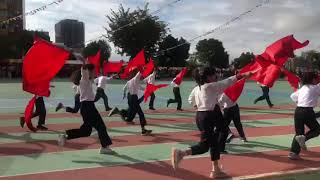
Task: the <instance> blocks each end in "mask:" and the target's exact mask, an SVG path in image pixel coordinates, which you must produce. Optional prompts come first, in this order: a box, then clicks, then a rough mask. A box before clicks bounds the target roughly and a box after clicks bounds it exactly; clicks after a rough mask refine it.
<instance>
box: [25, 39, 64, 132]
mask: <svg viewBox="0 0 320 180" xmlns="http://www.w3.org/2000/svg"><path fill="white" fill-rule="evenodd" d="M69 55H70V53H69V52H68V51H66V50H64V49H63V48H60V47H57V46H55V45H53V44H51V43H49V42H47V41H45V40H42V39H40V38H35V41H34V44H33V46H32V47H31V48H30V50H29V51H28V53H27V54H26V56H25V58H24V59H23V68H22V74H23V90H24V91H26V92H29V93H31V94H35V95H38V96H46V97H48V96H50V90H49V86H50V81H51V80H52V79H53V78H54V77H55V75H56V74H57V73H58V72H59V71H60V69H61V68H62V67H63V65H64V64H65V62H66V60H67V59H68V57H69ZM34 101H35V100H33V99H31V100H30V102H29V104H28V106H27V107H26V109H25V112H28V113H26V114H25V122H26V124H27V127H28V128H29V129H30V130H32V131H34V130H35V128H33V126H32V123H31V116H30V115H29V114H30V113H29V112H30V109H31V112H32V110H33V106H34V104H35V102H34ZM31 106H32V108H31Z"/></svg>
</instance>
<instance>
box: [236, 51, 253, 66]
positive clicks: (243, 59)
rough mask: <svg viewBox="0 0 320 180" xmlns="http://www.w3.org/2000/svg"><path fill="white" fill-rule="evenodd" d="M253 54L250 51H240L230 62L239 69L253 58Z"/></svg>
mask: <svg viewBox="0 0 320 180" xmlns="http://www.w3.org/2000/svg"><path fill="white" fill-rule="evenodd" d="M254 58H255V56H254V54H253V53H252V52H246V53H241V55H240V56H239V57H238V58H235V59H234V60H233V62H232V63H231V64H232V65H233V66H234V67H235V68H236V69H241V68H243V67H244V66H246V65H247V64H249V63H250V62H252V61H253V60H254Z"/></svg>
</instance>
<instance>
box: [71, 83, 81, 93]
mask: <svg viewBox="0 0 320 180" xmlns="http://www.w3.org/2000/svg"><path fill="white" fill-rule="evenodd" d="M72 89H73V91H74V94H80V88H79V86H77V85H73V86H72Z"/></svg>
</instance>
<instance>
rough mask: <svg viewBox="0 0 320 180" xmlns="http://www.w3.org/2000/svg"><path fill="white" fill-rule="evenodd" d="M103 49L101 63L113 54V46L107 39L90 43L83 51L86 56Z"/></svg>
mask: <svg viewBox="0 0 320 180" xmlns="http://www.w3.org/2000/svg"><path fill="white" fill-rule="evenodd" d="M99 50H100V51H101V57H100V65H101V67H102V65H103V61H108V60H109V58H110V56H111V47H110V45H109V44H108V42H107V41H106V40H103V39H100V40H98V41H93V42H91V43H89V44H88V45H87V46H86V47H85V48H84V49H83V51H82V54H83V56H84V57H89V56H94V55H96V54H97V52H98V51H99Z"/></svg>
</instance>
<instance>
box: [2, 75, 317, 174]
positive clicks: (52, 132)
mask: <svg viewBox="0 0 320 180" xmlns="http://www.w3.org/2000/svg"><path fill="white" fill-rule="evenodd" d="M159 83H166V82H159ZM52 84H53V85H55V88H53V89H52V90H51V94H52V95H51V97H50V98H47V99H46V100H45V102H46V107H47V121H46V122H47V127H48V128H49V131H46V132H37V133H31V132H29V131H28V129H26V128H24V129H22V128H21V127H20V126H19V123H18V119H19V116H21V113H23V111H24V107H25V105H26V103H27V101H28V100H29V99H30V97H31V95H29V94H27V93H24V92H23V91H22V90H21V89H22V85H21V82H19V81H11V82H1V81H0V180H29V179H30V180H31V179H32V180H34V179H41V180H51V179H52V180H53V179H77V180H82V179H83V180H88V179H91V180H94V179H106V180H143V179H153V180H158V179H159V180H178V179H190V180H194V179H208V176H209V172H210V168H211V162H210V157H209V154H208V153H207V154H204V155H201V156H193V157H191V158H188V159H185V160H183V161H182V163H181V168H180V169H179V170H177V171H173V169H172V167H171V164H170V155H171V148H172V147H179V148H187V147H189V146H190V145H192V144H194V143H197V142H198V140H199V132H198V130H197V127H196V125H195V124H194V117H195V112H194V111H193V110H192V109H191V107H190V106H189V105H188V104H187V97H188V95H189V93H190V91H191V89H192V87H194V86H195V84H194V82H191V81H186V82H184V83H183V84H182V87H181V90H182V91H181V95H182V98H183V109H184V111H182V112H180V111H179V112H177V111H176V110H175V106H174V105H171V106H169V108H167V107H166V100H167V98H170V97H172V96H173V93H172V88H171V87H169V88H164V89H161V90H159V91H158V92H156V96H157V98H156V103H155V108H156V109H157V110H156V111H150V110H145V114H146V118H147V121H148V127H149V129H152V130H153V132H154V134H153V135H152V136H141V135H140V125H139V121H138V119H137V118H136V120H135V121H136V124H135V125H127V124H126V123H124V122H122V121H121V119H120V117H118V116H115V117H107V112H104V111H103V108H102V101H100V102H97V107H98V109H99V110H100V112H101V115H102V117H103V119H104V121H105V123H106V126H107V128H108V132H109V134H110V135H111V136H112V140H113V145H112V148H113V150H114V151H115V152H116V153H114V154H110V155H101V154H99V148H100V143H99V141H98V138H97V135H96V133H93V135H92V136H91V137H88V138H82V139H77V140H72V141H68V142H67V144H66V146H65V147H59V146H57V142H56V140H57V137H58V134H60V133H62V132H64V130H66V129H69V128H77V127H79V125H80V124H81V122H82V119H81V117H80V115H79V114H68V113H65V112H62V111H61V112H58V113H56V112H54V107H55V106H56V105H57V103H58V102H60V101H61V102H63V103H64V104H67V105H73V91H72V88H71V86H72V85H71V83H70V82H64V81H55V82H53V83H52ZM122 86H123V82H119V81H115V82H112V84H110V85H109V86H108V88H107V95H108V97H109V102H110V105H111V107H114V106H119V107H126V100H124V101H121V99H122V97H121V96H122V90H121V88H122ZM291 92H292V90H291V88H290V87H289V85H288V84H287V82H285V81H279V82H277V83H276V84H275V86H274V87H273V88H272V89H271V91H270V96H271V100H272V102H273V104H275V107H274V108H272V109H270V108H268V107H267V105H266V103H265V102H260V103H258V104H256V105H254V104H253V103H252V102H253V100H254V99H255V98H256V97H257V96H259V95H260V94H261V89H260V88H259V87H258V86H257V84H256V83H254V82H249V83H247V84H246V87H245V90H244V92H243V94H242V96H241V97H240V99H239V102H238V104H239V106H240V107H241V120H242V123H243V126H244V128H245V132H246V135H247V137H248V140H249V142H247V143H244V142H242V141H240V140H239V139H238V138H235V139H234V140H233V141H232V142H231V143H230V144H228V145H227V151H228V152H229V154H227V155H222V157H221V163H222V165H223V169H224V170H225V171H226V172H227V173H228V174H229V175H230V177H229V179H267V180H278V179H279V180H296V179H297V180H298V179H299V180H300V179H302V180H317V179H320V139H319V138H314V139H313V140H311V141H308V142H307V145H308V151H305V152H302V157H303V160H300V161H292V160H289V159H288V158H287V155H288V153H289V150H288V149H289V148H290V145H291V141H292V138H293V133H294V128H293V111H294V108H295V106H294V104H292V102H291V100H290V97H289V96H290V93H291ZM143 107H144V108H145V109H147V104H143ZM36 121H37V119H36V118H35V119H34V123H36ZM232 131H233V132H235V133H236V131H235V129H234V128H232Z"/></svg>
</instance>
